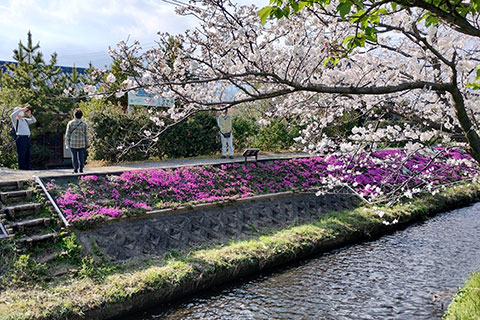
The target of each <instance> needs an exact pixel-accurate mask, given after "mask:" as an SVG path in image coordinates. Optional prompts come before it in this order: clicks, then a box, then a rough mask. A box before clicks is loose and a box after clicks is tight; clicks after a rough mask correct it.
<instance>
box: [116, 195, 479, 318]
mask: <svg viewBox="0 0 480 320" xmlns="http://www.w3.org/2000/svg"><path fill="white" fill-rule="evenodd" d="M478 270H480V203H477V204H475V205H473V206H470V207H466V208H463V209H458V210H453V211H450V212H446V213H443V214H440V215H437V216H436V217H434V218H432V219H430V220H428V221H425V222H422V223H418V224H415V225H412V226H410V227H408V228H406V229H404V230H401V231H398V232H395V233H393V234H391V235H387V236H384V237H382V238H380V239H378V240H374V241H370V242H365V243H361V244H358V245H352V246H348V247H345V248H342V249H339V250H335V251H332V252H330V253H328V254H323V255H321V256H318V257H314V258H312V259H310V260H307V261H303V262H300V263H295V264H292V265H289V266H286V267H282V268H279V269H275V270H273V271H270V272H268V273H264V274H261V275H258V276H256V277H254V278H249V279H242V281H240V282H236V283H234V284H231V285H229V286H226V287H221V288H214V289H211V290H210V291H208V292H205V293H202V294H200V295H197V296H194V297H191V298H189V299H187V300H184V301H180V302H177V303H173V304H169V305H167V306H163V307H161V308H158V309H150V310H148V311H146V312H142V313H137V314H136V315H135V316H133V317H128V318H125V319H128V320H147V319H172V320H173V319H175V320H180V319H182V320H183V319H202V320H204V319H269V320H270V319H332V320H333V319H334V320H340V319H405V320H409V319H439V318H441V317H442V315H443V314H444V312H445V309H446V307H447V306H448V303H449V302H450V300H451V298H452V296H453V294H454V293H455V292H456V290H457V288H458V287H462V286H463V284H464V282H465V280H466V279H468V277H469V274H470V273H471V272H473V271H478Z"/></svg>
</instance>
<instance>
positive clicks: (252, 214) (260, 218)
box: [76, 192, 359, 261]
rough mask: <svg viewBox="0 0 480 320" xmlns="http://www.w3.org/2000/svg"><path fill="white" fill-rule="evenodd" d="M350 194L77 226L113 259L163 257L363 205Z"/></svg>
mask: <svg viewBox="0 0 480 320" xmlns="http://www.w3.org/2000/svg"><path fill="white" fill-rule="evenodd" d="M358 203H359V201H358V199H357V198H356V197H355V196H353V195H350V194H329V195H323V196H316V195H315V194H314V193H301V194H298V193H297V194H296V193H292V192H285V193H282V194H273V195H262V196H257V197H252V198H247V199H241V200H239V201H235V202H228V203H217V204H200V205H197V206H191V207H188V208H182V209H180V210H178V209H177V210H173V209H166V210H159V211H157V212H153V213H151V214H148V215H146V216H142V217H138V218H127V219H121V220H113V221H112V222H110V223H107V224H103V225H99V226H98V227H96V228H94V229H90V230H86V231H76V234H77V237H78V239H79V240H80V242H81V243H82V244H83V245H84V247H86V248H87V249H91V246H92V243H95V244H96V245H97V246H98V247H99V248H100V249H101V250H102V251H103V252H104V253H105V254H106V255H107V256H108V257H109V258H110V259H111V260H112V261H123V260H127V259H130V258H134V257H141V256H162V255H164V254H165V253H168V252H170V251H171V250H181V249H186V248H191V247H196V246H199V245H202V244H206V243H218V242H221V241H224V240H239V239H245V238H248V237H249V236H252V235H255V234H258V232H259V231H263V230H268V229H273V228H278V227H281V226H285V225H288V224H292V223H294V222H296V221H298V222H303V221H311V220H314V219H316V218H318V217H319V216H321V215H323V214H325V213H327V212H330V211H342V210H345V209H349V208H352V207H354V206H355V205H358Z"/></svg>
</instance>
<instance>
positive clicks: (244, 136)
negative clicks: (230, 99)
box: [232, 116, 259, 150]
mask: <svg viewBox="0 0 480 320" xmlns="http://www.w3.org/2000/svg"><path fill="white" fill-rule="evenodd" d="M255 121H256V120H255V118H254V117H252V116H234V117H233V118H232V127H233V132H234V136H233V143H234V145H235V149H236V150H242V149H245V148H249V147H252V145H253V144H254V142H255V136H256V134H257V133H258V130H259V127H258V125H257V124H256V123H255Z"/></svg>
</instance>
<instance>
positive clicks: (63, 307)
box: [0, 184, 480, 320]
mask: <svg viewBox="0 0 480 320" xmlns="http://www.w3.org/2000/svg"><path fill="white" fill-rule="evenodd" d="M479 196H480V185H472V184H469V185H462V186H457V187H454V188H451V189H448V190H444V191H443V192H441V193H439V194H436V195H435V196H432V195H424V196H422V197H421V198H417V199H413V200H411V201H408V202H405V203H403V204H400V205H397V206H394V207H392V206H385V207H380V206H378V207H360V208H357V209H355V210H350V211H344V212H332V213H330V214H327V215H326V216H324V217H322V218H320V219H318V220H317V221H314V222H312V223H309V224H302V225H295V226H290V227H287V228H283V229H282V230H275V231H271V232H268V233H262V234H259V235H258V236H256V237H254V238H252V239H250V240H247V241H238V242H231V243H226V244H223V245H220V246H216V247H212V248H202V249H195V250H191V251H189V252H181V253H177V252H172V254H170V255H168V256H166V257H163V258H161V259H160V258H159V259H151V260H148V261H137V262H132V263H130V264H128V265H122V266H111V265H109V264H108V262H106V263H101V261H100V260H101V259H100V258H99V257H101V254H99V253H97V254H95V253H88V254H87V255H85V253H83V252H82V251H81V250H80V248H78V246H77V245H76V244H75V241H74V238H73V237H66V238H65V239H70V240H69V241H70V242H69V244H68V248H69V249H68V250H66V256H69V257H70V258H69V259H72V260H75V261H76V262H77V265H78V270H76V272H72V275H71V276H70V277H65V278H63V279H62V281H58V280H57V281H55V280H53V281H49V282H46V281H42V280H41V279H39V278H35V277H33V278H30V279H29V278H28V277H27V278H26V279H25V280H24V281H23V282H21V281H19V282H17V284H16V285H15V284H14V285H13V286H11V287H6V288H5V289H3V291H1V292H0V319H2V320H3V319H47V318H48V319H67V318H68V319H76V318H85V319H103V318H106V317H113V316H118V315H120V314H124V313H126V312H129V311H134V310H135V309H141V308H146V307H149V306H152V305H158V304H159V303H161V302H165V301H168V300H171V299H175V298H178V297H180V296H182V295H184V294H188V293H193V292H196V291H198V290H202V289H205V288H208V287H210V286H212V285H216V284H220V283H224V282H227V281H231V280H233V279H235V278H236V277H238V276H243V275H247V274H253V273H256V272H259V271H261V270H264V269H266V268H271V267H274V266H277V265H280V264H283V263H286V262H289V261H293V260H295V259H301V258H304V257H307V256H310V255H312V254H318V253H321V252H325V251H328V250H331V249H332V248H335V247H339V246H343V245H345V244H348V243H352V242H356V241H361V240H364V239H371V238H374V237H378V236H380V235H382V234H384V233H387V232H391V231H393V230H396V229H399V228H403V227H405V226H406V225H408V224H410V223H411V222H413V221H418V220H421V219H425V218H426V217H428V216H430V215H433V214H435V213H438V212H441V211H446V210H449V209H452V208H457V207H461V206H464V205H467V204H470V203H473V202H475V201H478V199H479ZM379 213H381V214H379ZM380 216H381V218H380ZM393 221H398V222H396V223H391V224H388V225H385V222H393ZM27 266H28V263H27ZM26 270H27V271H28V270H29V269H28V268H27V269H26ZM26 273H27V274H28V272H26Z"/></svg>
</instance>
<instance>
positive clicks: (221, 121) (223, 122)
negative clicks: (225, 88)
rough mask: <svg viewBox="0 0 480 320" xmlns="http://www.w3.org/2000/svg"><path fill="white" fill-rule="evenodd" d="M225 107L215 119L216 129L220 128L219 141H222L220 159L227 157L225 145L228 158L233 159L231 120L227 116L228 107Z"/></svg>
mask: <svg viewBox="0 0 480 320" xmlns="http://www.w3.org/2000/svg"><path fill="white" fill-rule="evenodd" d="M221 107H225V109H224V110H223V112H222V114H221V115H220V116H219V117H218V118H217V123H218V127H219V128H220V139H221V140H222V158H226V157H227V145H228V153H229V155H230V156H229V158H230V159H233V135H232V118H231V117H230V115H229V114H228V107H226V106H225V105H221Z"/></svg>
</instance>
